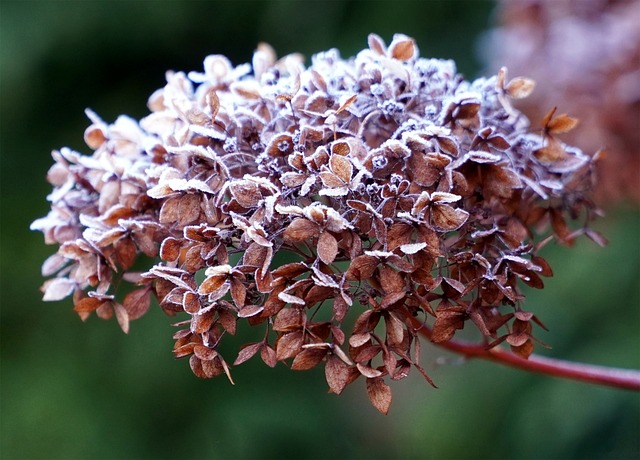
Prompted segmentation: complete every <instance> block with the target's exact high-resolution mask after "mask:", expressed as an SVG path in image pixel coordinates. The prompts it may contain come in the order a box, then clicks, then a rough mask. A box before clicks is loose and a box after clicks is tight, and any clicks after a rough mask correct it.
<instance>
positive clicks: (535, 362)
mask: <svg viewBox="0 0 640 460" xmlns="http://www.w3.org/2000/svg"><path fill="white" fill-rule="evenodd" d="M412 323H413V326H414V327H415V329H416V331H417V332H419V333H420V334H421V335H423V336H424V337H426V338H427V339H429V340H431V329H430V328H429V327H427V326H426V325H424V324H422V323H421V322H420V321H419V320H418V319H417V318H412ZM436 345H438V346H440V347H442V348H445V349H447V350H449V351H452V352H454V353H458V354H461V355H463V356H465V357H467V358H480V359H486V360H488V361H494V362H497V363H500V364H504V365H506V366H511V367H516V368H518V369H523V370H526V371H529V372H538V373H541V374H547V375H551V376H554V377H561V378H566V379H572V380H579V381H583V382H589V383H594V384H597V385H605V386H612V387H617V388H624V389H627V390H635V391H640V371H637V370H633V369H619V368H612V367H606V366H596V365H593V364H584V363H576V362H572V361H565V360H561V359H555V358H546V357H543V356H536V355H531V356H529V358H528V359H524V358H521V357H519V356H517V355H515V354H513V353H511V352H509V351H507V350H504V349H501V348H498V347H495V348H492V349H487V348H486V347H485V346H484V345H483V344H476V343H472V342H467V341H461V340H450V341H448V342H443V343H437V344H436Z"/></svg>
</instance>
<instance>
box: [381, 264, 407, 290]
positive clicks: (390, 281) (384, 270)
mask: <svg viewBox="0 0 640 460" xmlns="http://www.w3.org/2000/svg"><path fill="white" fill-rule="evenodd" d="M380 284H381V285H382V290H383V291H384V292H385V293H386V294H391V293H396V292H403V291H404V290H405V285H406V283H405V280H404V277H403V276H402V275H401V274H400V273H398V272H397V271H395V270H394V269H393V268H391V267H387V266H384V267H381V268H380Z"/></svg>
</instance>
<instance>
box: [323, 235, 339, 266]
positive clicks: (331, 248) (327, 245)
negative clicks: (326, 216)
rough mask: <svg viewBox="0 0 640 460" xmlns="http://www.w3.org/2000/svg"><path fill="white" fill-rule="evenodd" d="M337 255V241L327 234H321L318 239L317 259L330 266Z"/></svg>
mask: <svg viewBox="0 0 640 460" xmlns="http://www.w3.org/2000/svg"><path fill="white" fill-rule="evenodd" d="M336 255H338V241H336V239H335V237H334V236H333V235H332V234H331V233H329V232H322V233H321V234H320V238H318V257H320V260H321V261H323V262H324V263H325V264H327V265H330V264H331V263H333V261H334V260H335V258H336Z"/></svg>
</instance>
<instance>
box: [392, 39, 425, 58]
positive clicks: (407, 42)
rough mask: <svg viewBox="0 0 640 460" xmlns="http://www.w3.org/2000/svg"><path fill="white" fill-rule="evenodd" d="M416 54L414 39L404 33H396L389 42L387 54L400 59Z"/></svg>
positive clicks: (412, 56)
mask: <svg viewBox="0 0 640 460" xmlns="http://www.w3.org/2000/svg"><path fill="white" fill-rule="evenodd" d="M417 54H418V49H417V46H416V43H415V41H414V40H413V39H412V38H409V37H407V36H406V35H402V34H396V35H395V36H394V37H393V40H392V42H391V44H389V55H390V56H391V57H393V58H394V59H398V60H400V61H408V60H409V59H413V58H414V57H415V56H416V55H417Z"/></svg>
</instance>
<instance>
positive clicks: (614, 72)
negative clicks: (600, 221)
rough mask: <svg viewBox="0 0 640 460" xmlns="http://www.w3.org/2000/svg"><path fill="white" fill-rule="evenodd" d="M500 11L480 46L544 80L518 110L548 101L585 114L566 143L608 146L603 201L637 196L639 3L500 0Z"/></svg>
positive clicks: (534, 112) (540, 108)
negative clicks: (578, 126) (493, 26)
mask: <svg viewBox="0 0 640 460" xmlns="http://www.w3.org/2000/svg"><path fill="white" fill-rule="evenodd" d="M499 17H500V22H501V25H500V27H498V28H496V29H494V30H492V31H491V32H490V34H489V35H488V40H487V46H484V47H483V49H484V50H486V52H487V56H486V60H487V62H488V63H489V64H490V65H491V66H493V65H496V64H497V65H507V66H508V67H509V69H511V70H512V71H516V72H521V71H526V72H527V75H529V76H531V77H532V78H534V79H535V80H536V81H537V82H538V83H539V84H540V89H539V90H536V91H535V93H533V94H532V96H531V97H530V98H527V99H526V100H525V101H522V103H521V104H518V108H519V109H520V110H522V111H523V112H524V113H525V114H526V115H527V116H528V117H529V118H532V119H537V118H539V117H541V116H542V114H543V113H545V112H546V111H547V110H548V109H549V105H559V106H562V107H563V110H568V111H570V112H572V113H579V114H581V115H580V123H581V129H580V130H576V131H575V132H573V133H570V134H569V135H568V137H567V141H568V142H570V143H572V144H575V145H577V146H578V147H580V148H581V149H584V150H585V151H591V152H593V151H596V150H598V149H604V150H605V152H606V157H605V158H604V160H603V161H600V162H598V165H597V170H598V184H597V189H596V197H597V198H598V200H599V201H602V202H603V203H607V204H610V203H613V202H615V201H617V200H620V199H623V198H626V199H632V200H634V201H635V202H636V203H637V202H640V130H639V129H638V125H639V123H640V27H638V18H639V17H640V2H636V1H627V0H567V1H562V2H552V1H543V0H525V1H518V2H511V1H502V2H500V14H499Z"/></svg>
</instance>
